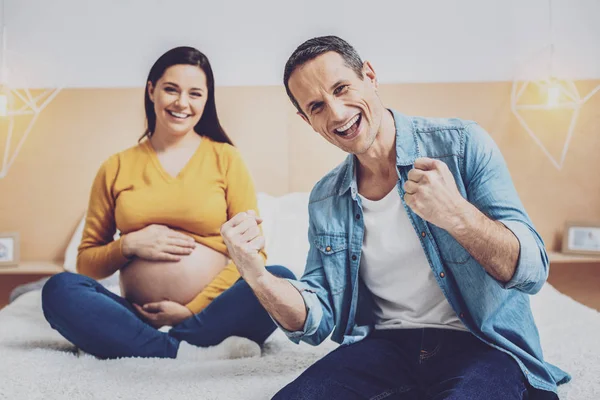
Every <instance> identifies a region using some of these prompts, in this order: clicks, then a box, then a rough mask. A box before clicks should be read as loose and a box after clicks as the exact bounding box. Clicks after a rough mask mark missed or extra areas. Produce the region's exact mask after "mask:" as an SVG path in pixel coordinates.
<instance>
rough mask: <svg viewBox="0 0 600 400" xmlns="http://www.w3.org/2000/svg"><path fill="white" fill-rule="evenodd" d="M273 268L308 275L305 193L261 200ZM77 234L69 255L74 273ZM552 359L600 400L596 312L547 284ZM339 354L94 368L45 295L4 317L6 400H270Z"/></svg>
mask: <svg viewBox="0 0 600 400" xmlns="http://www.w3.org/2000/svg"><path fill="white" fill-rule="evenodd" d="M258 201H259V208H260V211H261V214H262V216H263V217H264V218H265V223H264V224H263V225H264V226H263V230H264V233H265V235H266V237H267V251H268V254H269V263H270V264H282V265H285V266H287V267H288V268H290V269H291V270H292V271H293V272H294V273H295V274H296V275H297V276H299V275H301V274H302V270H303V268H304V261H305V257H306V254H307V251H308V241H307V237H306V232H307V230H308V210H307V208H308V207H307V203H308V193H294V194H289V195H286V196H282V197H278V198H275V197H271V196H268V195H265V194H263V193H260V194H259V195H258ZM82 228H83V225H81V226H80V229H78V230H77V231H76V232H75V234H74V236H73V239H72V240H71V244H70V245H69V246H68V249H67V254H65V268H66V269H68V270H74V261H75V252H76V247H77V244H78V243H79V241H80V240H81V229H82ZM532 306H533V310H534V315H535V318H536V321H537V323H538V327H539V330H540V334H541V337H542V346H543V348H544V351H545V356H546V359H547V360H549V361H550V362H552V363H554V364H556V365H558V366H560V367H561V368H563V369H565V370H566V371H568V372H569V373H571V374H572V375H573V381H572V382H571V383H569V384H567V385H564V386H561V387H560V388H559V394H560V397H561V399H568V400H600V313H598V312H596V311H595V310H592V309H590V308H587V307H585V306H583V305H581V304H579V303H577V302H575V301H574V300H572V299H570V298H569V297H567V296H564V295H562V294H560V293H559V292H558V291H556V290H555V289H554V288H553V287H551V286H550V285H546V286H545V287H544V288H543V289H542V291H541V292H540V293H539V294H538V295H536V296H533V297H532ZM336 346H337V345H336V344H335V343H333V342H326V343H324V344H322V345H321V346H319V347H311V346H308V345H306V344H301V345H295V344H293V343H292V342H290V341H289V340H287V338H285V336H284V335H283V334H282V333H281V332H278V331H277V332H276V333H275V334H274V335H273V336H272V337H271V338H270V339H269V340H268V341H267V344H266V345H265V348H264V350H263V356H262V357H261V358H256V359H243V360H222V361H213V362H209V363H205V364H201V363H198V362H191V361H184V360H165V359H121V360H111V361H101V360H97V359H95V358H93V357H91V356H84V357H77V356H76V355H75V354H74V353H73V352H74V350H75V349H74V347H73V346H72V345H71V344H69V343H68V342H67V341H66V340H65V339H63V338H62V337H61V336H60V335H59V334H58V333H57V332H55V331H53V330H52V329H51V328H50V327H49V326H48V324H47V323H46V321H45V319H44V317H43V315H42V311H41V306H40V291H39V290H38V291H33V292H29V293H26V294H24V295H22V296H21V297H19V298H18V299H17V300H16V301H15V302H14V303H12V304H10V305H9V306H7V307H6V308H4V309H2V310H1V311H0V399H28V400H29V399H44V400H49V399H71V400H75V399H145V400H151V399H160V400H164V399H171V398H172V399H198V400H212V399H226V400H235V399H240V400H241V399H243V400H253V399H269V398H270V397H271V396H272V395H273V394H274V393H276V392H277V391H278V390H279V389H280V388H281V387H283V386H284V385H285V384H286V383H288V382H290V381H291V380H293V379H294V378H295V377H296V376H298V375H299V374H300V373H301V372H302V371H303V370H304V369H306V368H307V367H308V366H309V365H311V364H312V363H314V362H315V361H316V360H317V359H319V358H321V357H322V356H323V355H325V354H326V353H327V352H329V351H331V350H332V349H333V348H335V347H336Z"/></svg>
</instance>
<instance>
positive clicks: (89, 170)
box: [0, 81, 600, 260]
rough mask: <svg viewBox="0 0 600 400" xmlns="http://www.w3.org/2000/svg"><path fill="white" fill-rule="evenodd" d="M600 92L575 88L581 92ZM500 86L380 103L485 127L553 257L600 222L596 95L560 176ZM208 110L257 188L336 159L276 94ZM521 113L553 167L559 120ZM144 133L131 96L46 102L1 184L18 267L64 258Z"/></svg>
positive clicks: (314, 176) (73, 92)
mask: <svg viewBox="0 0 600 400" xmlns="http://www.w3.org/2000/svg"><path fill="white" fill-rule="evenodd" d="M599 83H600V82H598V81H596V82H579V83H578V86H579V87H580V89H581V91H582V93H586V92H587V91H588V90H590V89H591V88H592V86H593V85H594V84H596V85H597V84H599ZM510 89H511V84H510V83H508V82H499V83H460V84H459V83H453V84H405V85H404V84H398V85H383V86H382V87H381V91H380V93H381V96H382V98H383V100H384V102H385V104H386V105H388V106H389V107H393V108H396V109H397V110H399V111H401V112H404V113H406V114H409V115H423V116H437V117H451V116H456V117H461V118H466V119H472V120H476V121H478V122H479V123H480V124H481V125H482V126H483V127H484V128H486V129H487V130H488V131H489V132H490V133H491V135H492V136H493V138H494V139H495V140H496V142H497V143H498V145H499V146H500V148H501V149H502V151H503V154H504V157H505V158H506V161H507V163H508V166H509V168H510V170H511V173H512V176H513V179H514V182H515V185H516V187H517V190H518V192H519V194H520V196H521V199H522V200H523V202H524V204H525V206H526V209H527V211H528V212H529V214H530V216H531V217H532V219H533V221H534V223H535V225H536V227H537V228H538V230H539V231H540V233H541V234H542V236H543V238H544V240H545V241H546V243H547V245H548V247H549V248H552V249H558V246H559V243H558V238H559V237H560V233H561V231H562V226H563V224H564V222H565V221H567V220H584V221H585V220H600V179H598V171H600V157H599V156H598V155H599V154H600V94H597V95H596V96H595V97H593V98H592V99H591V100H590V101H589V102H588V103H587V104H586V105H585V106H584V107H583V109H582V112H581V115H580V117H579V120H578V124H577V126H576V128H575V131H574V136H573V139H572V142H571V145H570V150H569V153H568V154H567V158H566V160H565V164H564V167H563V168H562V170H560V171H559V170H557V169H556V168H555V167H554V166H553V165H552V164H551V163H550V161H549V160H548V159H547V158H546V157H545V156H544V154H543V153H542V151H541V150H540V149H539V147H537V145H536V144H535V143H534V141H533V140H532V139H531V138H530V137H529V136H528V135H527V134H526V132H525V131H524V130H523V129H522V128H521V126H520V125H519V124H518V123H517V120H516V119H515V118H514V117H513V115H512V114H511V112H510ZM532 95H535V94H532ZM217 103H218V109H219V113H220V116H221V121H222V123H223V125H224V127H225V129H226V130H227V132H228V133H229V134H230V136H231V137H232V138H233V140H234V141H235V142H236V144H237V145H238V147H239V148H240V150H241V151H242V153H243V155H244V157H245V160H246V162H247V164H248V166H249V168H250V170H251V172H252V174H253V176H254V178H255V182H256V185H257V189H258V190H259V191H265V192H268V193H270V194H273V195H281V194H284V193H288V192H293V191H308V190H310V188H311V187H312V185H313V184H314V183H315V182H316V181H317V180H318V179H319V178H320V177H321V176H322V175H323V174H324V173H326V172H327V171H328V170H329V169H331V168H332V167H333V166H335V165H336V164H337V163H339V162H340V161H341V160H342V159H343V157H344V155H343V154H342V153H341V151H339V150H338V149H336V148H335V147H333V146H332V145H330V144H329V143H327V142H325V141H324V140H323V139H321V138H320V137H319V136H318V134H316V133H314V132H313V131H312V130H311V129H310V127H309V126H308V125H306V123H304V122H303V121H302V120H301V119H300V118H299V117H298V116H296V115H295V111H294V109H293V107H292V106H291V104H290V103H289V101H288V100H287V98H286V95H285V91H284V89H283V88H282V87H275V86H272V87H271V86H267V87H221V88H218V89H217ZM530 114H531V115H528V116H527V118H528V119H529V120H531V121H532V123H533V125H535V127H536V128H537V130H538V131H539V132H538V134H539V137H540V139H541V140H542V142H543V143H544V144H545V145H546V147H547V148H548V149H549V151H550V152H551V153H552V154H553V155H555V157H556V158H559V157H560V152H561V151H562V144H563V143H564V139H565V135H566V132H567V126H568V122H569V118H568V116H566V115H564V114H563V113H561V112H558V111H543V112H537V114H532V113H530ZM2 123H4V125H2V129H1V130H0V154H3V153H4V146H5V140H4V139H5V136H6V121H1V122H0V124H2ZM143 125H144V122H143V114H142V89H141V88H134V89H69V90H63V91H62V92H61V93H59V95H58V96H57V97H56V98H55V99H54V101H53V102H52V103H50V105H49V106H48V107H47V108H46V110H44V112H43V113H42V114H41V115H40V117H39V119H38V121H37V123H36V125H35V127H34V129H33V130H32V132H31V133H30V135H29V137H28V138H27V141H26V142H25V144H24V146H23V148H22V149H21V152H20V153H19V156H18V158H17V159H16V161H15V163H14V165H13V166H12V168H11V169H10V171H9V173H8V176H7V177H5V178H4V179H0V232H2V231H18V232H20V234H21V259H22V260H60V259H61V258H62V256H63V253H64V250H65V248H66V245H67V243H68V240H69V238H70V236H71V234H72V233H73V231H74V229H75V227H76V225H77V223H78V221H79V219H80V217H81V215H82V213H83V212H84V209H85V207H86V204H87V200H88V195H89V189H90V185H91V181H92V179H93V177H94V174H95V173H96V171H97V169H98V167H99V166H100V164H101V162H102V161H103V160H104V159H106V158H107V157H108V156H109V155H110V154H112V153H114V152H117V151H119V150H122V149H125V148H127V147H129V146H132V145H134V144H135V143H136V141H137V138H138V137H139V135H140V134H141V132H142V131H143ZM18 137H19V136H18V135H17V137H16V138H13V141H12V142H13V147H14V143H15V142H16V141H17V140H18Z"/></svg>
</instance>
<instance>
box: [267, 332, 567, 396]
mask: <svg viewBox="0 0 600 400" xmlns="http://www.w3.org/2000/svg"><path fill="white" fill-rule="evenodd" d="M536 396H538V397H536ZM535 398H537V399H541V398H547V399H557V398H558V397H557V396H556V394H554V393H553V392H540V393H533V390H532V389H531V387H530V386H529V385H528V384H527V381H526V380H525V376H524V375H523V373H522V372H521V369H520V368H519V366H518V365H517V362H516V361H515V360H514V359H513V358H512V357H511V356H509V355H507V354H505V353H503V352H501V351H499V350H496V349H494V348H492V347H490V346H488V345H486V344H485V343H483V342H481V341H480V340H479V339H477V338H476V337H475V336H473V335H472V334H470V333H468V332H461V331H454V330H447V329H406V330H400V329H394V330H380V331H374V332H373V333H372V334H371V335H369V336H368V337H367V338H365V339H363V340H362V341H360V342H357V343H355V344H351V345H348V346H340V347H339V348H337V349H336V350H334V351H332V352H331V353H329V354H328V355H327V356H325V357H323V358H322V359H321V360H319V361H317V362H316V363H315V364H313V365H312V366H311V367H309V368H308V369H307V370H306V371H305V372H304V373H303V374H302V375H300V376H299V377H298V378H297V379H296V380H295V381H293V382H292V383H290V384H289V385H287V386H286V387H284V388H283V389H282V390H281V391H280V392H279V393H277V394H276V395H275V397H274V398H273V399H276V400H309V399H310V400H318V399H328V400H342V399H343V400H355V399H356V400H358V399H361V400H367V399H369V400H375V399H377V400H380V399H388V400H392V399H394V400H399V399H402V400H404V399H427V400H430V399H431V400H439V399H453V400H458V399H460V400H478V399H485V400H512V399H535Z"/></svg>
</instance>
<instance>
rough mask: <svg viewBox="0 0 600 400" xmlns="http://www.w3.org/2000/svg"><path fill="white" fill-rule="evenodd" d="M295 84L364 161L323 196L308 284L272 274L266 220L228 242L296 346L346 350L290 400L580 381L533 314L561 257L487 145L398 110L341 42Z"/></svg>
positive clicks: (523, 393)
mask: <svg viewBox="0 0 600 400" xmlns="http://www.w3.org/2000/svg"><path fill="white" fill-rule="evenodd" d="M284 84H285V87H286V90H287V93H288V95H289V97H290V99H291V101H292V103H294V105H295V106H296V108H297V109H298V114H299V115H300V117H302V119H304V120H305V121H306V122H307V123H308V124H310V125H311V127H312V128H313V129H314V130H315V131H316V132H318V133H319V134H320V135H321V136H323V138H325V139H326V140H328V141H329V142H330V143H332V144H333V145H335V146H337V147H339V148H341V149H342V150H344V151H346V152H348V153H350V154H349V156H348V157H347V159H346V160H345V161H344V162H343V163H342V164H341V165H340V166H338V167H337V168H335V169H334V170H333V171H331V172H330V173H329V174H328V175H326V176H325V177H324V178H323V179H321V181H320V182H319V183H317V185H316V186H315V187H314V189H313V190H312V193H311V196H310V202H309V215H310V222H309V240H310V251H309V255H308V259H307V264H306V270H305V272H304V276H303V277H302V279H301V280H300V281H294V280H284V279H279V278H276V277H274V276H272V275H270V274H269V273H268V272H266V271H265V268H264V261H263V259H262V258H261V257H260V256H259V255H258V250H259V249H260V248H261V247H262V246H263V245H264V239H263V238H262V236H261V235H260V230H259V228H258V226H257V224H259V223H260V222H261V220H260V218H258V217H256V216H255V214H253V213H241V214H238V215H237V216H235V217H234V218H232V219H231V220H230V221H228V222H227V223H226V224H225V225H224V226H223V228H222V230H221V232H222V235H223V236H224V238H225V243H226V244H227V247H228V249H229V251H230V254H231V257H232V258H233V260H234V261H235V263H236V265H237V266H238V268H239V270H240V272H241V274H242V276H243V277H244V279H245V280H246V281H247V282H248V284H249V285H250V286H251V287H252V289H253V290H254V292H255V294H256V295H257V297H258V298H259V300H260V301H261V302H262V304H263V305H264V306H265V308H266V309H267V310H268V311H269V313H270V314H271V316H272V317H273V319H274V320H275V321H276V322H277V323H278V324H279V326H280V327H281V328H282V329H283V330H284V332H285V333H286V334H287V335H288V337H289V338H290V339H291V340H292V341H294V342H296V343H297V342H299V341H301V340H302V341H305V342H307V343H311V344H314V345H316V344H319V343H320V342H322V341H323V340H324V339H326V338H327V337H328V336H329V334H330V333H331V332H332V331H333V334H332V335H331V338H332V339H333V340H335V341H336V342H338V343H341V344H342V346H340V347H339V348H338V349H336V350H335V351H333V352H331V353H330V354H328V355H327V356H325V357H324V358H323V359H321V360H320V361H318V362H316V363H315V364H314V365H312V366H311V367H310V368H308V369H307V370H306V371H305V372H304V373H303V374H302V375H300V377H298V378H297V379H296V380H295V381H294V382H292V383H291V384H289V385H288V386H286V387H285V388H284V389H282V390H281V392H279V393H278V394H277V395H276V396H275V398H276V399H328V400H332V399H344V400H349V399H383V398H386V399H388V398H389V399H420V398H423V399H442V398H444V399H481V398H485V399H489V400H491V399H502V400H507V399H523V398H532V397H534V396H537V397H539V398H557V396H556V393H555V392H556V385H557V384H560V383H564V382H567V381H568V380H569V379H570V377H569V376H568V375H567V374H566V373H565V372H563V371H561V370H560V369H558V368H557V367H554V366H552V365H550V364H548V363H546V362H544V361H543V356H542V350H541V347H540V341H539V336H538V333H537V329H536V326H535V323H534V320H533V316H532V314H531V309H530V306H529V295H531V294H535V293H536V292H538V291H539V290H540V288H541V287H542V285H543V283H544V281H545V280H546V277H547V275H548V258H547V255H546V251H545V250H544V244H543V242H542V239H541V238H540V236H539V235H538V234H537V233H536V231H535V229H534V228H533V225H532V223H531V221H530V219H529V217H528V216H527V214H526V213H525V211H524V209H523V206H522V204H521V202H520V200H519V198H518V196H517V193H516V191H515V189H514V187H513V184H512V181H511V178H510V175H509V173H508V170H507V168H506V165H505V163H504V160H503V158H502V156H501V154H500V151H499V150H498V148H497V147H496V145H495V144H494V142H493V141H492V139H491V138H490V137H489V136H488V134H487V133H486V132H485V131H484V130H483V129H482V128H481V127H479V126H478V125H477V124H476V123H474V122H469V121H462V120H458V119H427V118H412V117H406V116H404V115H401V114H399V113H397V112H395V111H392V110H387V109H386V108H385V107H384V105H383V104H382V102H381V100H380V98H379V95H378V93H377V91H378V83H377V77H376V74H375V71H374V69H373V67H372V65H371V64H370V63H369V62H364V63H363V62H362V60H361V59H360V57H359V56H358V54H357V53H356V51H355V50H354V48H352V47H351V46H350V45H349V44H348V43H346V42H345V41H343V40H341V39H340V38H337V37H333V36H327V37H319V38H314V39H311V40H308V41H307V42H305V43H303V44H302V45H300V46H299V47H298V48H297V49H296V51H295V52H294V53H293V54H292V56H291V57H290V59H289V60H288V62H287V64H286V67H285V73H284ZM528 396H529V397H528Z"/></svg>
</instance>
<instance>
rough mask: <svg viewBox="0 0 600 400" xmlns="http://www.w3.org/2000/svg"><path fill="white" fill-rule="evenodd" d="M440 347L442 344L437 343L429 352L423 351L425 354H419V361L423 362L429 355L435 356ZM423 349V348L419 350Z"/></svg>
mask: <svg viewBox="0 0 600 400" xmlns="http://www.w3.org/2000/svg"><path fill="white" fill-rule="evenodd" d="M441 348H442V344H441V343H438V344H437V346H435V349H433V350H432V351H431V352H427V351H426V352H425V354H421V355H420V356H419V361H421V362H423V361H426V360H429V359H430V358H431V357H433V356H435V355H436V354H437V353H439V352H440V349H441ZM421 351H423V350H421Z"/></svg>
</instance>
